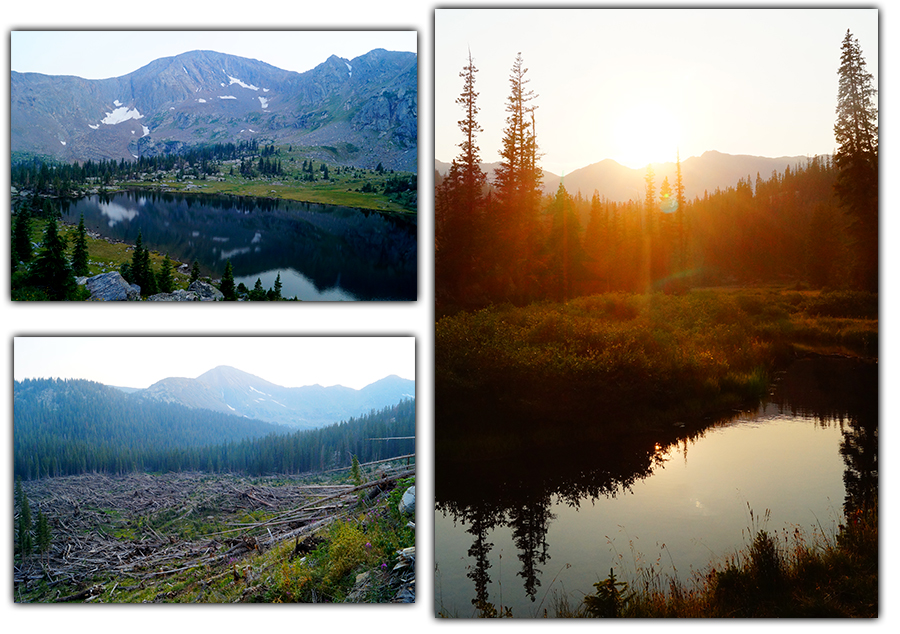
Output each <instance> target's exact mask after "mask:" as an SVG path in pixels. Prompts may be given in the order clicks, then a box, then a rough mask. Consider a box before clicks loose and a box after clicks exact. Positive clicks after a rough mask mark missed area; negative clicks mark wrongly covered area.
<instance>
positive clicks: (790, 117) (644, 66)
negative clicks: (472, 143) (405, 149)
mask: <svg viewBox="0 0 900 634" xmlns="http://www.w3.org/2000/svg"><path fill="white" fill-rule="evenodd" d="M848 29H849V30H850V31H851V33H852V34H853V35H854V36H855V37H856V38H857V40H858V41H859V44H860V47H861V48H862V52H863V55H864V56H865V58H866V64H867V70H868V72H870V73H871V74H872V75H873V76H874V77H875V80H876V85H877V79H878V57H877V54H878V10H877V9H796V10H785V9H742V10H739V9H602V8H601V9H438V10H437V11H436V15H435V38H434V39H435V75H434V76H435V157H436V158H438V159H440V160H443V161H448V162H449V161H450V160H452V159H453V158H454V157H456V156H457V155H458V154H459V148H458V146H457V144H458V143H460V142H461V141H462V133H461V132H460V130H459V128H458V126H457V123H456V122H457V121H458V120H459V119H461V118H462V116H463V112H462V108H461V107H460V106H458V105H457V104H456V103H455V100H456V98H457V97H458V96H459V94H460V92H461V90H462V79H461V78H460V77H459V73H460V72H461V71H462V69H463V67H464V66H465V65H466V62H467V55H468V52H469V51H471V54H472V58H473V60H474V63H475V66H476V68H478V72H477V73H476V75H475V78H476V79H475V81H476V84H475V89H476V91H478V92H479V93H480V94H479V97H478V101H477V105H478V106H479V108H480V113H479V115H478V120H479V123H480V124H481V127H482V128H483V129H484V131H483V132H482V133H481V134H480V136H479V138H478V145H479V147H480V149H481V157H482V160H483V161H485V162H494V161H498V160H499V149H500V147H501V139H502V133H503V128H504V127H505V118H506V111H505V106H506V99H507V97H508V96H509V93H510V89H509V74H510V69H511V68H512V65H513V62H514V61H515V57H516V54H517V53H518V52H521V53H522V59H523V66H524V67H525V68H527V69H528V73H527V74H526V78H528V79H529V80H530V83H529V84H528V88H530V89H531V90H533V91H534V92H535V93H536V94H537V95H538V97H537V98H536V99H535V100H534V101H533V102H532V103H533V104H534V105H537V106H538V108H537V111H536V129H537V140H538V145H539V147H540V149H541V151H542V152H543V153H544V157H543V160H542V165H543V167H544V169H545V170H547V171H550V172H553V173H556V174H561V173H564V172H570V171H573V170H574V169H577V168H580V167H584V166H586V165H590V164H592V163H596V162H598V161H601V160H603V159H606V158H612V159H615V160H617V161H619V162H620V163H622V164H625V165H628V166H629V167H634V168H639V167H644V166H646V165H647V163H648V162H651V161H652V162H662V161H674V160H675V158H676V152H680V156H681V158H682V160H683V159H685V158H688V157H690V156H698V155H700V154H702V153H703V152H705V151H707V150H718V151H720V152H725V153H728V154H751V155H758V156H768V157H780V156H807V155H814V154H828V153H831V152H832V151H833V150H834V149H835V144H834V131H833V128H834V121H835V106H836V103H837V89H838V86H837V82H838V75H837V71H838V67H839V64H840V54H841V43H842V40H843V39H844V36H845V34H846V32H847V30H848Z"/></svg>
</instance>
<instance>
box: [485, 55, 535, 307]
mask: <svg viewBox="0 0 900 634" xmlns="http://www.w3.org/2000/svg"><path fill="white" fill-rule="evenodd" d="M527 73H528V69H527V68H525V67H524V66H523V62H522V54H521V53H518V54H517V55H516V59H515V62H514V63H513V67H512V70H511V72H510V77H509V86H510V92H509V96H508V97H507V101H506V112H507V118H506V128H505V129H504V132H503V139H502V147H501V149H500V166H499V167H498V168H497V170H496V172H495V183H494V184H495V186H496V189H497V198H498V200H497V210H498V212H499V213H498V214H497V215H496V218H495V219H494V220H495V221H496V223H497V224H496V231H495V232H492V233H494V243H493V244H492V245H491V248H492V253H493V254H494V256H495V258H496V259H495V260H494V267H495V270H496V273H495V276H496V278H497V282H498V283H499V285H498V287H497V291H498V292H499V293H500V294H502V295H505V296H506V298H507V299H510V300H512V301H527V300H528V299H529V297H528V293H529V291H528V289H529V288H531V287H532V281H533V280H534V277H535V275H536V274H537V273H538V271H537V269H538V266H537V265H538V263H539V260H538V257H537V250H538V246H539V242H538V235H537V229H538V212H539V207H540V202H541V181H542V179H543V171H542V170H541V168H540V167H539V166H538V164H537V159H538V147H537V138H536V135H535V121H534V111H535V106H533V105H530V102H531V101H532V100H533V99H535V97H536V95H535V94H534V92H533V91H531V90H529V89H528V83H529V81H530V80H528V79H526V74H527Z"/></svg>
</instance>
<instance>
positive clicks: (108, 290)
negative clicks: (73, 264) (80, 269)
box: [79, 271, 141, 302]
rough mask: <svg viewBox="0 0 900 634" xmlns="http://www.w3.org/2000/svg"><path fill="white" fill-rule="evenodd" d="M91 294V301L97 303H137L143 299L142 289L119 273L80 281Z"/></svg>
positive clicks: (101, 274) (115, 272)
mask: <svg viewBox="0 0 900 634" xmlns="http://www.w3.org/2000/svg"><path fill="white" fill-rule="evenodd" d="M81 283H83V284H84V285H85V287H86V288H87V289H88V290H89V291H90V292H91V300H93V301H97V302H136V301H140V299H141V287H140V286H138V285H137V284H129V283H128V282H127V281H125V278H124V277H122V275H121V274H120V273H119V272H118V271H113V272H111V273H100V274H99V275H95V276H93V277H88V278H83V281H82V279H79V284H81Z"/></svg>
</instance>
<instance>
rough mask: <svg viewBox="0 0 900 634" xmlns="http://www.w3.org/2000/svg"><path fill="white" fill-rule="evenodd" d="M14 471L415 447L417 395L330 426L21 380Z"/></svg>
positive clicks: (345, 457)
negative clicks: (292, 426) (296, 428)
mask: <svg viewBox="0 0 900 634" xmlns="http://www.w3.org/2000/svg"><path fill="white" fill-rule="evenodd" d="M13 420H14V433H13V455H14V466H13V470H14V474H15V476H16V477H21V478H22V479H24V480H28V479H35V478H41V477H48V476H51V477H52V476H64V475H75V474H78V473H85V472H94V471H97V472H105V473H116V474H118V473H128V472H133V471H182V470H185V471H193V470H206V471H221V472H243V473H252V474H259V473H302V472H306V471H317V470H323V469H329V468H338V467H344V466H348V465H350V463H351V459H352V456H351V454H352V455H355V456H357V457H358V459H359V460H360V461H361V462H368V461H372V460H379V459H382V458H389V457H391V456H395V455H403V454H410V453H414V452H415V442H414V441H413V440H372V439H374V438H379V439H382V438H389V437H390V438H394V437H398V436H414V435H415V402H414V401H404V402H402V403H400V404H398V405H395V406H393V407H387V408H384V409H382V410H380V411H374V410H373V411H372V412H370V413H369V414H368V415H366V416H362V417H359V418H351V419H350V420H348V421H344V422H341V423H338V424H335V425H332V426H329V427H324V428H321V429H315V430H307V431H302V432H295V433H290V431H289V430H287V429H286V428H284V427H282V426H279V425H274V424H271V423H266V422H263V421H256V420H251V419H246V418H242V417H237V416H230V415H227V414H219V413H217V412H213V411H209V410H202V409H190V408H187V407H184V406H181V405H175V404H170V403H158V402H153V401H146V400H143V399H139V398H136V397H134V396H131V395H129V394H126V393H124V392H122V391H120V390H117V389H116V388H112V387H108V386H104V385H101V384H98V383H93V382H91V381H84V380H59V379H26V380H25V381H22V382H18V381H17V382H15V383H14V419H13Z"/></svg>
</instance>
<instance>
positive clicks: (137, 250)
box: [131, 231, 150, 295]
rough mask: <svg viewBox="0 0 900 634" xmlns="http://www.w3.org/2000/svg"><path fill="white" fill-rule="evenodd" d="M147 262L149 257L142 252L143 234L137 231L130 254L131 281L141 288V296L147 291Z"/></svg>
mask: <svg viewBox="0 0 900 634" xmlns="http://www.w3.org/2000/svg"><path fill="white" fill-rule="evenodd" d="M149 262H150V259H149V255H148V254H147V252H146V251H145V250H144V245H143V233H142V232H141V231H138V237H137V240H136V241H135V243H134V252H133V253H132V254H131V281H132V282H134V283H135V284H137V285H138V286H140V287H141V295H147V294H148V293H147V291H148V290H149V289H148V287H149V283H148V279H147V278H148V265H149Z"/></svg>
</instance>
